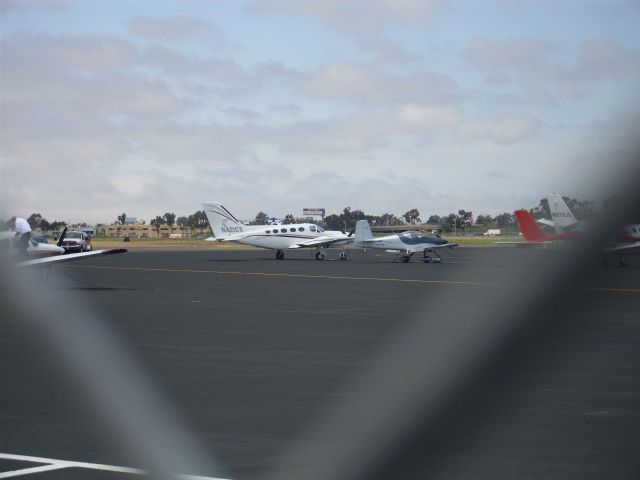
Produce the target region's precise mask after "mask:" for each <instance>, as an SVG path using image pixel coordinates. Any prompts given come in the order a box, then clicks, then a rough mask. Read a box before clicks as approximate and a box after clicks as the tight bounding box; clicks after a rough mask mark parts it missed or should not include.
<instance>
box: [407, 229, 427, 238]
mask: <svg viewBox="0 0 640 480" xmlns="http://www.w3.org/2000/svg"><path fill="white" fill-rule="evenodd" d="M401 235H402V236H403V237H405V238H413V239H415V238H422V237H424V236H425V235H424V234H423V233H422V232H417V231H415V230H409V231H408V232H403V233H402V234H401Z"/></svg>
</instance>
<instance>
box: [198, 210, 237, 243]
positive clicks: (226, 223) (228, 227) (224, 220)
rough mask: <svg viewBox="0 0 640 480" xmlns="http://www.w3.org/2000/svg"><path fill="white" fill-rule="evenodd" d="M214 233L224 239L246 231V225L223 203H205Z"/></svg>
mask: <svg viewBox="0 0 640 480" xmlns="http://www.w3.org/2000/svg"><path fill="white" fill-rule="evenodd" d="M202 206H203V207H204V211H205V213H206V214H207V219H208V220H209V225H211V231H213V235H214V236H215V237H216V238H217V239H219V240H222V239H224V238H225V237H229V236H231V235H235V234H237V233H242V232H244V225H243V224H242V223H241V222H240V221H239V220H238V219H237V218H236V217H234V216H233V215H232V214H231V212H229V210H227V209H226V208H224V206H223V205H222V204H221V203H218V202H209V203H203V204H202Z"/></svg>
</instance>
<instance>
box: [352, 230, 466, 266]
mask: <svg viewBox="0 0 640 480" xmlns="http://www.w3.org/2000/svg"><path fill="white" fill-rule="evenodd" d="M353 244H354V245H356V246H358V247H362V248H378V249H382V250H386V251H387V252H393V253H401V252H406V254H405V255H403V256H402V257H400V261H401V262H404V263H407V262H408V261H409V260H410V259H411V257H412V256H413V254H414V253H416V252H423V256H422V257H421V260H422V261H423V262H425V263H440V262H441V261H442V258H441V257H440V255H438V252H437V251H436V250H438V249H440V248H445V247H446V248H454V247H458V246H460V244H459V243H449V242H448V241H447V240H444V239H442V238H440V237H428V236H426V235H424V234H423V233H421V232H416V231H414V230H410V231H408V232H402V233H394V234H392V235H387V236H384V237H374V236H373V234H372V233H371V228H370V227H369V222H367V221H366V220H358V221H357V222H356V235H355V240H354V242H353ZM429 253H432V254H433V255H434V256H433V257H432V256H430V255H428V254H429Z"/></svg>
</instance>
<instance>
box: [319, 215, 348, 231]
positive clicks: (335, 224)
mask: <svg viewBox="0 0 640 480" xmlns="http://www.w3.org/2000/svg"><path fill="white" fill-rule="evenodd" d="M324 226H325V228H326V229H327V230H342V229H344V224H343V223H342V221H341V220H340V216H339V215H336V214H335V213H332V214H331V215H327V216H326V217H324Z"/></svg>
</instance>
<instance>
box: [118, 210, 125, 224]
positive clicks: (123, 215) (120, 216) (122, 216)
mask: <svg viewBox="0 0 640 480" xmlns="http://www.w3.org/2000/svg"><path fill="white" fill-rule="evenodd" d="M126 219H127V214H126V213H123V214H122V215H119V216H118V221H117V222H116V223H119V224H120V225H124V222H125V220H126Z"/></svg>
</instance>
